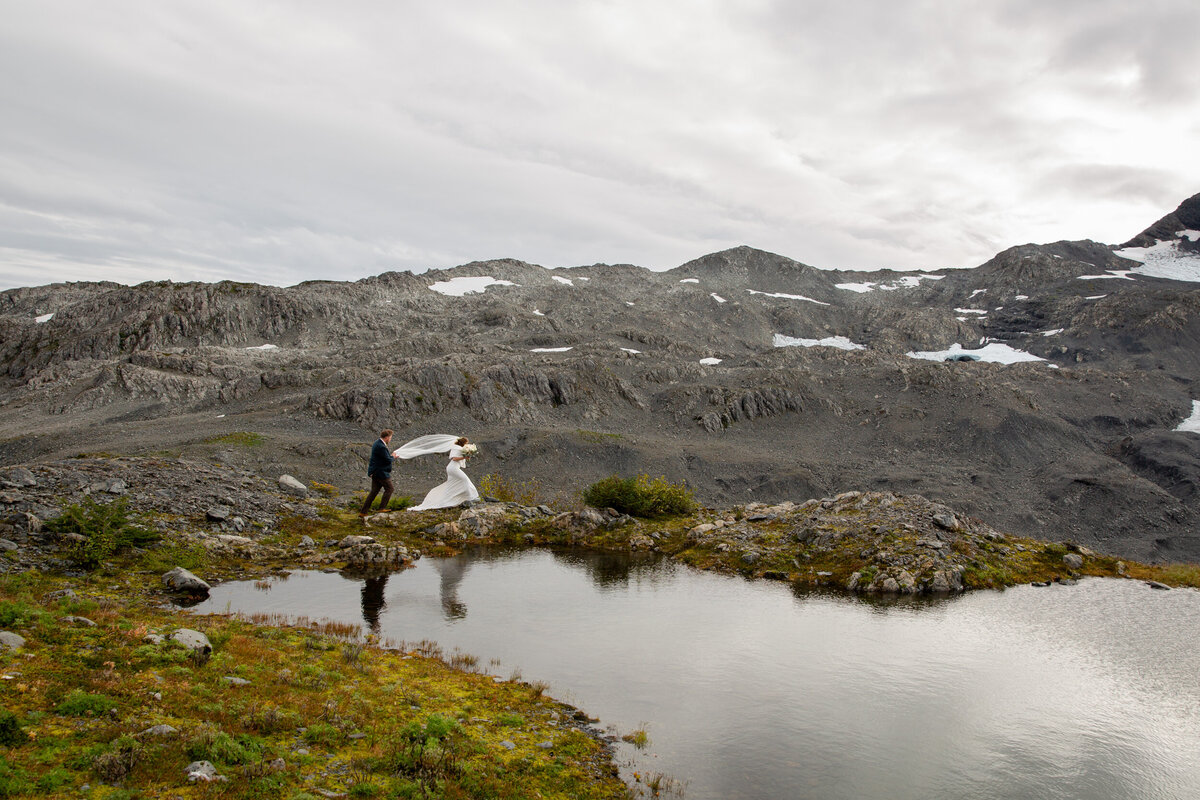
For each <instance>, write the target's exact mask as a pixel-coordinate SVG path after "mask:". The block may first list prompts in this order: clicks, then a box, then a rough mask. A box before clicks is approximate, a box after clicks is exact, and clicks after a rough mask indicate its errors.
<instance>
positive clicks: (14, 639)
mask: <svg viewBox="0 0 1200 800" xmlns="http://www.w3.org/2000/svg"><path fill="white" fill-rule="evenodd" d="M24 646H25V637H24V636H21V635H19V634H16V633H13V632H12V631H0V652H4V651H6V650H20V649H21V648H22V647H24Z"/></svg>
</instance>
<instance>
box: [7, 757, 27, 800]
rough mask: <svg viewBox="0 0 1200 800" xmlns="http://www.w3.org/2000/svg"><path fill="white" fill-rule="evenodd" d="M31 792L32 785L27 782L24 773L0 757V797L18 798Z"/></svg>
mask: <svg viewBox="0 0 1200 800" xmlns="http://www.w3.org/2000/svg"><path fill="white" fill-rule="evenodd" d="M32 791H33V784H31V783H30V782H29V778H28V776H26V774H25V771H24V770H23V769H21V768H20V767H19V766H16V765H13V764H9V763H8V760H7V759H5V758H4V757H3V756H0V797H18V796H20V795H28V794H30V793H31V792H32Z"/></svg>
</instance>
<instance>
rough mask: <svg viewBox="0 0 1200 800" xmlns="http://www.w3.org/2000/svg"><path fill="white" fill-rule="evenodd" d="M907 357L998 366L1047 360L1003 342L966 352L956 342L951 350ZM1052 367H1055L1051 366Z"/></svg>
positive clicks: (921, 352)
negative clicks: (985, 363)
mask: <svg viewBox="0 0 1200 800" xmlns="http://www.w3.org/2000/svg"><path fill="white" fill-rule="evenodd" d="M906 355H907V356H908V357H909V358H919V359H923V360H925V361H950V360H962V359H963V358H967V359H970V360H972V361H991V362H993V363H996V364H1016V363H1017V362H1018V361H1045V360H1046V359H1044V358H1040V357H1038V356H1035V355H1034V354H1033V353H1026V352H1025V351H1024V350H1017V349H1016V348H1015V347H1010V346H1009V345H1006V344H1003V343H1001V342H992V343H991V344H988V345H986V346H984V347H980V348H978V349H976V350H965V349H963V346H962V345H960V344H958V342H955V343H954V344H952V345H950V349H948V350H922V351H917V352H911V353H906ZM1051 366H1055V365H1053V364H1051Z"/></svg>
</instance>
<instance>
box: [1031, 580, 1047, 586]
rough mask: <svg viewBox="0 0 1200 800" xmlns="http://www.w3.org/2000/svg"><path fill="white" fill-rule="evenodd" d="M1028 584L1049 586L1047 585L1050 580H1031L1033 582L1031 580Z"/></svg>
mask: <svg viewBox="0 0 1200 800" xmlns="http://www.w3.org/2000/svg"><path fill="white" fill-rule="evenodd" d="M1029 585H1030V586H1049V585H1050V581H1033V582H1032V583H1030V584H1029Z"/></svg>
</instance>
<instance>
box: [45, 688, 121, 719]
mask: <svg viewBox="0 0 1200 800" xmlns="http://www.w3.org/2000/svg"><path fill="white" fill-rule="evenodd" d="M116 707H117V701H116V700H113V699H112V698H111V697H105V696H104V695H102V694H88V693H87V692H84V691H82V690H80V689H73V690H72V691H71V692H69V693H68V694H67V696H66V697H64V698H63V699H62V702H60V703H59V704H58V706H57V707H56V708H55V709H54V710H55V711H56V712H57V713H59V714H61V715H62V716H64V717H87V716H97V717H98V716H100V715H101V714H107V713H108V712H109V711H111V710H112V709H114V708H116Z"/></svg>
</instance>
